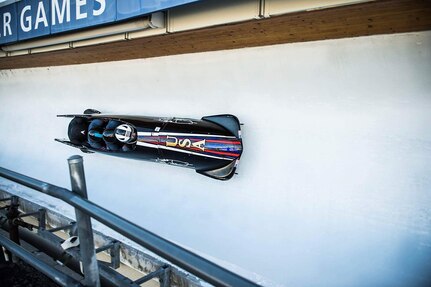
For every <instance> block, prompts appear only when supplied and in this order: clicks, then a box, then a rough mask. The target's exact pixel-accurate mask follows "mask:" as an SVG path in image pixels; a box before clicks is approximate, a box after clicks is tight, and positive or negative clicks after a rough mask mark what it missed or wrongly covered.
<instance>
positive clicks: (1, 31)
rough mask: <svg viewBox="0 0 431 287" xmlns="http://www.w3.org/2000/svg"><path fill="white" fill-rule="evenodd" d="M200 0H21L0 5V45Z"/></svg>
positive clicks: (119, 19) (145, 13) (101, 23)
mask: <svg viewBox="0 0 431 287" xmlns="http://www.w3.org/2000/svg"><path fill="white" fill-rule="evenodd" d="M196 1H200V0H22V1H19V2H16V3H13V4H10V5H7V6H4V7H0V45H3V44H11V43H13V42H17V41H22V40H27V39H32V38H36V37H41V36H46V35H53V34H58V33H62V32H67V31H73V30H77V29H82V28H89V27H93V26H98V25H103V24H109V23H115V22H116V21H121V20H126V19H130V18H133V17H137V16H142V15H147V14H150V13H153V12H156V11H161V10H164V9H168V8H172V7H176V6H179V5H183V4H187V3H191V2H196Z"/></svg>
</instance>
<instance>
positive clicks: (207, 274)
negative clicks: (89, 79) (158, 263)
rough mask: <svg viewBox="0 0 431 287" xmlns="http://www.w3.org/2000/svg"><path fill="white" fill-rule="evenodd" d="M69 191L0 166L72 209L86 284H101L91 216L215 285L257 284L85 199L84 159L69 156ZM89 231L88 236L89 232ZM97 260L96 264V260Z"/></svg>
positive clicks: (18, 180)
mask: <svg viewBox="0 0 431 287" xmlns="http://www.w3.org/2000/svg"><path fill="white" fill-rule="evenodd" d="M68 162H69V170H70V177H71V182H72V191H70V190H68V189H65V188H62V187H58V186H55V185H52V184H49V183H46V182H43V181H40V180H37V179H34V178H31V177H28V176H26V175H23V174H19V173H16V172H14V171H11V170H8V169H5V168H2V167H0V176H1V177H4V178H6V179H9V180H11V181H14V182H16V183H19V184H22V185H24V186H27V187H29V188H32V189H34V190H37V191H40V192H42V193H44V194H47V195H50V196H53V197H55V198H58V199H60V200H62V201H64V202H66V203H68V204H70V205H71V206H73V207H74V208H75V212H76V215H77V224H78V236H79V237H80V242H81V245H82V243H83V242H86V243H85V246H84V247H83V246H81V249H80V250H81V256H82V261H83V269H84V276H85V281H84V285H86V286H92V287H93V286H100V282H99V272H98V268H97V262H96V261H95V258H96V257H95V249H94V243H93V240H92V239H93V234H92V229H91V222H90V217H91V218H94V219H96V220H97V221H99V222H101V223H103V224H104V225H106V226H108V227H110V228H111V229H113V230H115V231H117V232H118V233H120V234H122V235H123V236H125V237H127V238H129V239H131V240H133V241H134V242H136V243H138V244H139V245H141V246H143V247H145V248H146V249H148V250H150V251H152V252H154V253H155V254H157V255H159V256H161V257H162V258H164V259H166V260H168V261H170V262H171V263H173V264H174V265H176V266H178V267H180V268H182V269H184V270H186V271H188V272H190V273H192V274H193V275H195V276H197V277H199V278H201V279H203V280H204V281H206V282H208V283H210V284H213V285H215V286H235V287H237V286H238V287H239V286H259V285H258V284H256V283H254V282H252V281H250V280H248V279H246V278H244V277H241V276H239V275H238V274H235V273H233V272H232V271H229V270H227V269H225V268H223V267H221V266H219V265H217V264H215V263H213V262H211V261H209V260H207V259H205V258H203V257H201V256H199V255H197V254H195V253H193V252H191V251H189V250H187V249H185V248H183V247H181V246H179V245H177V244H175V243H173V242H170V241H168V240H166V239H164V238H162V237H160V236H158V235H156V234H154V233H152V232H150V231H148V230H146V229H144V228H142V227H140V226H138V225H136V224H134V223H132V222H130V221H128V220H126V219H124V218H122V217H120V216H118V215H116V214H114V213H112V212H110V211H109V210H106V209H104V208H103V207H100V206H98V205H97V204H95V203H93V202H91V201H89V200H88V199H87V198H86V185H85V176H84V167H83V159H82V157H81V156H73V157H71V158H69V159H68ZM90 233H91V235H90ZM95 262H96V263H95Z"/></svg>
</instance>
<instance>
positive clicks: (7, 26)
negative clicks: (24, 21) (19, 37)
mask: <svg viewBox="0 0 431 287" xmlns="http://www.w3.org/2000/svg"><path fill="white" fill-rule="evenodd" d="M11 19H12V15H11V14H10V13H9V12H6V13H4V14H3V36H7V35H8V34H9V35H12V29H11V28H10V20H11ZM8 31H9V33H8Z"/></svg>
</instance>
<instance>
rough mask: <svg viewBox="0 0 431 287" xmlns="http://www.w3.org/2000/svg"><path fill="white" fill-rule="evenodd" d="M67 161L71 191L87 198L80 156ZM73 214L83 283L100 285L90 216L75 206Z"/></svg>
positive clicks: (97, 286) (98, 286)
mask: <svg viewBox="0 0 431 287" xmlns="http://www.w3.org/2000/svg"><path fill="white" fill-rule="evenodd" d="M67 161H68V163H69V172H70V181H71V185H72V191H73V192H75V193H77V194H78V195H79V196H81V197H82V198H85V199H88V197H87V186H86V183H85V175H84V164H83V159H82V157H81V156H79V155H74V156H72V157H70V158H69V159H68V160H67ZM75 214H76V221H77V225H78V236H79V244H80V254H81V260H82V267H83V270H84V277H85V281H84V282H85V283H84V284H85V286H91V287H93V286H94V287H100V278H99V269H98V264H97V259H96V252H95V249H94V239H93V229H92V227H91V217H90V216H88V215H87V214H85V213H84V212H82V211H80V210H79V209H77V208H75Z"/></svg>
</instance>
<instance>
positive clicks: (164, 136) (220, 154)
mask: <svg viewBox="0 0 431 287" xmlns="http://www.w3.org/2000/svg"><path fill="white" fill-rule="evenodd" d="M57 117H66V118H72V119H71V121H70V123H69V127H68V137H69V140H67V139H55V140H56V141H58V142H60V143H63V144H66V145H69V146H72V147H75V148H78V149H80V150H81V151H82V152H84V153H94V152H97V153H102V154H106V155H112V156H118V157H123V158H130V159H137V160H145V161H153V162H158V163H165V164H169V165H174V166H180V167H186V168H191V169H194V170H196V172H197V173H200V174H202V175H205V176H209V177H211V178H214V179H219V180H228V179H230V178H232V176H233V175H234V174H235V170H236V168H237V165H238V163H239V160H240V157H241V154H242V150H243V145H242V139H241V126H240V122H239V120H238V118H237V117H235V116H233V115H229V114H224V115H215V116H206V117H203V118H201V119H200V120H197V119H188V118H175V117H173V118H163V117H147V116H129V115H108V114H102V113H100V112H99V111H97V110H93V109H87V110H85V111H84V113H83V114H71V115H58V116H57Z"/></svg>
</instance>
